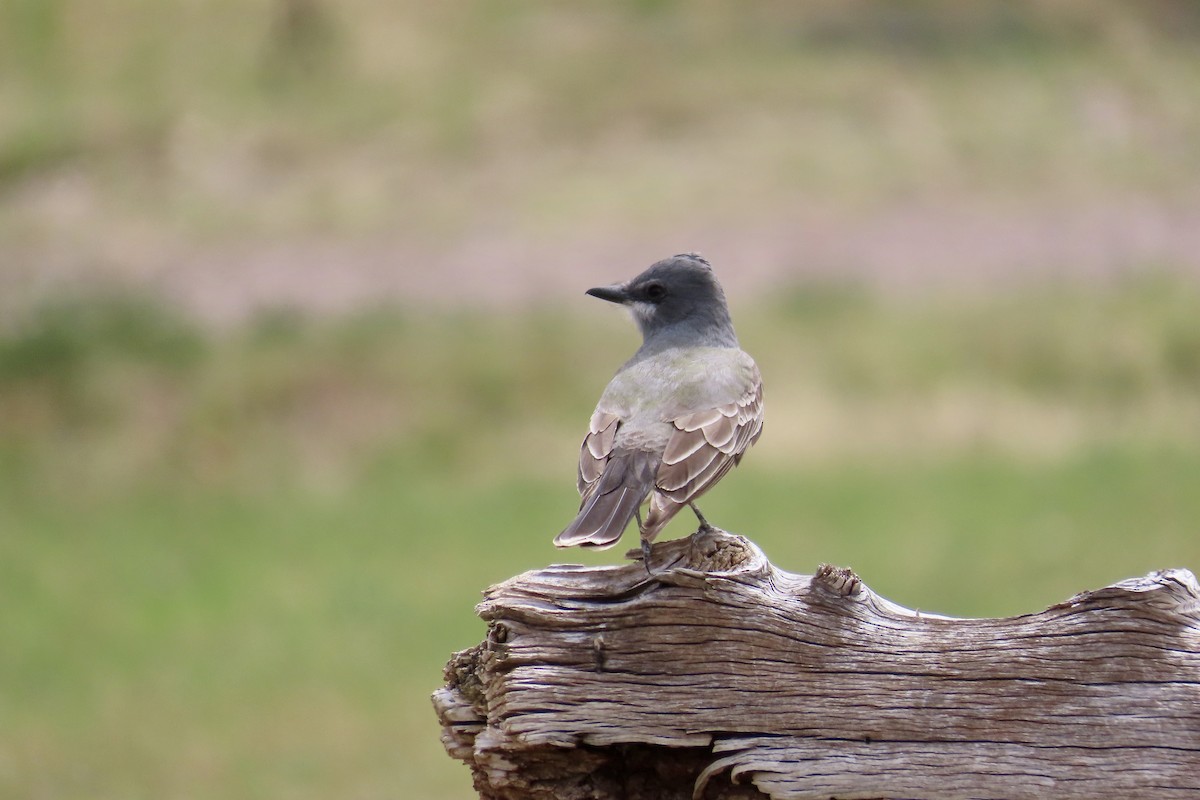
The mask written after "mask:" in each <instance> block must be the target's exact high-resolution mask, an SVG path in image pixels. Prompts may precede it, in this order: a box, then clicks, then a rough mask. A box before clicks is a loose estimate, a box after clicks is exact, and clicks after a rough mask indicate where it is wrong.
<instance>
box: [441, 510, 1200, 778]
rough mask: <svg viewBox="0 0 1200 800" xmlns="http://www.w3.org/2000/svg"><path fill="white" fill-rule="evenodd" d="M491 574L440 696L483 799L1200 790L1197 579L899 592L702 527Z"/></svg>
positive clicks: (457, 748)
mask: <svg viewBox="0 0 1200 800" xmlns="http://www.w3.org/2000/svg"><path fill="white" fill-rule="evenodd" d="M653 570H654V575H653V576H648V575H647V573H646V570H645V569H644V567H643V566H642V565H641V564H640V563H633V564H628V565H625V566H621V567H599V568H597V567H591V568H588V567H579V566H570V565H566V566H553V567H549V568H547V569H544V570H539V571H535V572H528V573H525V574H523V575H519V576H517V577H515V578H512V579H510V580H508V581H506V582H504V583H502V584H499V585H497V586H494V587H492V588H490V589H489V590H488V591H487V593H486V595H485V600H484V601H483V603H482V604H480V606H479V607H478V612H479V614H480V616H481V617H483V619H484V620H486V621H487V622H488V635H487V638H486V639H485V641H483V642H482V643H481V644H479V645H477V646H476V647H474V648H472V649H470V650H467V651H463V652H462V653H458V654H456V655H455V656H454V658H453V659H452V660H451V662H450V664H448V665H447V669H446V681H447V682H446V686H445V687H444V688H443V689H441V690H439V691H438V692H437V693H435V695H434V705H435V708H436V710H437V712H438V715H439V718H440V720H441V722H442V726H443V741H444V742H445V744H446V747H447V751H448V752H449V753H450V755H452V756H454V757H455V758H459V759H461V760H463V761H465V762H466V763H467V764H468V765H470V767H471V768H472V770H473V773H474V776H475V786H476V789H477V791H479V794H480V796H481V797H482V798H486V799H488V800H491V799H492V798H495V799H496V800H499V799H500V798H504V799H505V800H508V799H509V798H543V797H544V798H584V797H587V798H610V797H611V798H617V797H622V798H640V797H645V798H650V797H654V798H674V797H679V798H691V797H696V798H732V797H739V798H746V797H771V798H833V797H836V798H838V799H839V800H849V799H850V798H863V799H869V798H885V797H886V798H890V797H904V798H931V799H937V800H943V799H944V800H951V799H953V800H959V799H960V798H962V799H964V800H965V799H966V798H1046V797H1053V798H1063V799H1067V798H1110V797H1111V798H1118V797H1119V798H1128V797H1142V796H1153V797H1155V798H1164V799H1166V800H1171V799H1173V798H1180V799H1182V798H1197V797H1200V587H1198V586H1197V583H1196V579H1195V578H1194V576H1193V575H1192V574H1191V573H1190V572H1188V571H1186V570H1166V571H1163V572H1156V573H1152V574H1150V575H1147V576H1146V577H1144V578H1137V579H1133V580H1129V581H1124V582H1122V583H1119V584H1116V585H1114V586H1109V587H1106V588H1103V589H1099V590H1096V591H1092V592H1085V593H1083V594H1080V595H1077V596H1076V597H1073V598H1071V599H1069V600H1067V601H1065V602H1063V603H1059V604H1057V605H1055V606H1053V607H1051V608H1049V609H1046V610H1045V611H1042V612H1040V613H1036V614H1028V615H1023V616H1018V617H1011V618H1005V619H951V618H947V617H942V616H938V615H931V614H923V613H918V612H915V611H910V610H908V609H906V608H903V607H901V606H898V605H896V604H894V603H891V602H889V601H887V600H885V599H883V598H881V597H879V596H877V595H875V594H874V593H873V592H871V591H870V589H868V588H867V587H866V586H865V585H863V584H862V583H861V582H860V581H859V580H858V578H857V577H855V576H854V574H853V573H851V572H849V571H848V570H840V569H834V568H830V567H822V568H821V569H820V570H818V571H817V573H816V574H815V575H813V576H802V575H793V574H790V573H787V572H783V571H781V570H778V569H776V568H774V567H773V566H771V564H770V563H769V562H768V561H767V559H766V557H765V556H764V555H763V553H762V552H761V551H760V550H759V549H758V548H757V547H755V546H754V545H753V544H751V543H750V542H749V541H747V540H746V539H743V538H741V537H738V536H733V535H731V534H728V533H725V532H721V531H717V532H714V533H710V534H697V535H695V536H693V537H690V538H688V539H682V540H676V541H671V542H664V543H662V544H660V545H658V546H657V547H656V548H655V550H654V564H653Z"/></svg>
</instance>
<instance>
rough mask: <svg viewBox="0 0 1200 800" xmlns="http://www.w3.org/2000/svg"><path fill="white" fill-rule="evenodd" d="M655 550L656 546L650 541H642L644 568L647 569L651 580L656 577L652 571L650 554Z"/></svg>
mask: <svg viewBox="0 0 1200 800" xmlns="http://www.w3.org/2000/svg"><path fill="white" fill-rule="evenodd" d="M653 550H654V546H653V545H652V544H650V540H649V539H642V566H643V567H645V568H646V574H647V575H649V576H650V577H651V578H653V577H654V571H653V570H652V569H650V554H651V553H652V552H653Z"/></svg>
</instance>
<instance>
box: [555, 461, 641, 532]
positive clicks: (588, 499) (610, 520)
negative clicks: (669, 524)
mask: <svg viewBox="0 0 1200 800" xmlns="http://www.w3.org/2000/svg"><path fill="white" fill-rule="evenodd" d="M658 462H659V456H658V455H656V454H655V453H648V452H645V451H641V450H617V451H615V452H614V453H613V454H612V456H611V457H610V458H609V459H608V463H607V464H606V465H605V467H604V473H603V474H602V475H601V476H600V479H599V480H598V481H597V482H596V483H595V484H594V485H593V487H592V491H590V492H588V493H587V494H585V495H584V497H583V502H582V503H581V504H580V506H579V514H578V515H577V516H576V517H575V519H574V520H573V521H572V522H571V524H570V525H568V526H567V527H566V528H564V529H563V532H562V533H560V534H559V535H558V536H556V537H555V538H554V544H555V545H556V546H558V547H571V546H573V545H582V546H583V547H594V548H596V549H603V548H606V547H612V546H613V545H614V544H616V543H617V541H618V540H619V539H620V538H621V534H622V533H624V532H625V528H626V527H627V526H628V525H629V520H631V519H633V517H634V515H635V514H636V513H637V510H638V507H639V506H641V504H642V501H644V500H645V499H646V496H647V495H648V494H650V490H651V489H653V488H654V475H655V473H656V471H657V467H658Z"/></svg>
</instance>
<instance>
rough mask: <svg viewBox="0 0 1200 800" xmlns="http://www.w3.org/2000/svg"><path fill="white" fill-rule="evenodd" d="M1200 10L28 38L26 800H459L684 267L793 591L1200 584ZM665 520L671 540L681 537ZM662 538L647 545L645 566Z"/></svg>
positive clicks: (970, 603) (362, 10)
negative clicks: (477, 702) (461, 748)
mask: <svg viewBox="0 0 1200 800" xmlns="http://www.w3.org/2000/svg"><path fill="white" fill-rule="evenodd" d="M1198 43H1200V7H1197V6H1196V5H1195V4H1194V3H1191V2H1184V1H1182V0H1181V1H1180V2H1165V1H1156V2H1146V3H1138V4H1127V3H1117V2H1099V3H1095V2H1087V3H1084V2H1049V0H1047V1H1046V2H979V3H972V4H960V3H954V2H950V0H923V2H914V3H904V4H898V3H882V2H836V3H835V2H820V3H804V4H799V3H790V2H787V3H785V2H765V3H756V4H753V5H749V6H748V5H745V4H724V3H716V2H699V3H682V2H671V1H670V0H635V1H634V0H631V1H628V2H612V3H606V4H557V3H549V2H512V3H500V2H483V1H482V0H471V1H470V2H462V3H456V4H435V3H419V2H413V1H411V0H409V1H403V2H383V0H344V2H338V3H334V2H331V0H223V1H214V2H208V3H192V2H184V0H156V1H155V2H147V1H146V0H106V1H105V2H100V3H84V2H68V0H10V2H7V3H5V4H3V6H0V719H2V720H3V722H2V723H0V796H4V797H22V798H38V797H55V798H58V797H83V796H86V797H90V798H96V799H97V800H103V799H105V798H114V799H115V798H123V799H125V798H168V797H187V798H222V800H232V799H234V798H264V797H288V798H306V797H312V798H318V797H321V798H325V797H357V798H382V797H404V798H465V797H470V796H473V795H472V793H471V790H470V780H469V776H468V774H467V770H466V769H465V768H464V767H463V766H462V765H461V764H458V763H457V762H453V761H451V760H450V759H449V758H448V757H446V756H445V754H444V751H443V750H442V748H441V744H440V742H439V740H438V727H437V723H436V720H435V719H434V716H433V712H432V710H431V708H430V705H429V701H428V696H429V694H430V692H431V691H432V690H433V689H434V688H436V687H437V686H438V685H439V684H440V680H441V667H442V665H443V664H444V663H445V661H446V659H447V658H448V656H449V655H450V653H451V652H452V651H453V650H455V649H460V648H463V647H467V646H470V645H472V644H474V643H475V642H476V641H478V640H479V639H480V638H481V636H482V634H483V626H482V625H481V624H480V623H479V622H478V621H477V620H476V619H475V617H474V614H473V611H472V607H473V605H474V603H475V602H476V600H477V599H478V598H479V592H480V591H481V590H482V589H483V588H484V587H486V586H487V585H488V584H490V583H493V582H496V581H499V580H502V579H504V578H507V577H509V576H510V575H513V574H515V573H518V572H520V571H523V570H526V569H532V568H537V567H540V566H544V565H545V564H547V563H549V562H552V561H559V560H564V559H565V560H587V561H588V562H590V563H612V562H615V561H617V560H619V558H620V551H619V550H618V551H610V552H608V553H601V554H595V555H587V554H581V553H574V552H572V553H559V552H555V551H554V550H553V549H552V548H551V546H550V539H551V538H552V537H553V535H554V534H555V533H556V532H557V531H558V530H559V529H560V528H561V527H562V526H563V525H564V524H565V523H566V521H567V520H569V519H570V517H571V516H572V514H573V512H574V510H575V507H576V504H577V497H576V495H575V490H574V469H575V467H574V462H575V456H576V452H577V450H576V448H577V446H578V441H579V439H580V436H581V432H582V426H583V425H584V424H585V423H586V419H587V417H588V415H589V413H590V411H591V408H592V404H593V403H594V401H595V398H596V397H597V395H598V393H599V391H600V389H601V388H602V386H603V385H604V383H605V382H606V381H607V379H608V377H609V376H610V374H611V373H612V371H613V370H614V369H615V368H616V367H617V366H618V365H619V364H620V362H621V361H622V360H623V359H624V358H625V357H627V356H628V354H629V353H630V352H631V351H632V349H633V348H634V347H635V346H636V343H637V336H636V333H635V331H634V329H633V326H632V324H630V322H629V320H627V319H624V318H623V315H622V314H620V313H617V312H616V311H615V310H614V309H612V308H611V307H600V306H602V305H603V304H600V303H597V302H595V301H594V300H591V299H590V298H585V297H584V296H583V295H582V292H583V290H584V289H586V288H587V287H589V286H593V285H597V284H600V283H608V282H611V281H614V280H618V279H624V278H627V277H630V276H632V275H633V274H635V273H636V272H638V271H640V270H641V269H642V268H643V267H645V266H646V265H648V264H649V263H650V262H652V261H654V260H657V259H658V258H661V257H663V256H666V255H669V254H671V253H674V252H680V251H685V250H693V249H695V250H700V251H702V252H704V253H705V254H706V255H707V256H709V257H710V258H711V259H712V260H713V261H714V263H715V265H716V268H717V271H718V274H719V275H720V276H721V277H722V280H723V281H724V283H725V284H726V287H727V289H728V291H729V294H730V296H731V300H732V305H733V312H734V319H735V322H736V323H737V325H738V329H739V333H740V334H741V338H742V342H743V345H744V346H745V347H746V349H747V350H749V351H750V352H751V353H752V354H754V355H755V357H756V358H757V359H758V361H759V363H760V365H761V367H762V371H763V374H764V376H765V380H766V386H767V419H768V421H767V426H766V435H765V436H764V438H763V440H762V441H761V442H760V443H759V445H758V447H757V448H756V449H755V450H754V451H753V452H752V453H751V455H750V456H749V457H748V458H747V460H746V462H745V463H744V465H743V466H742V467H741V468H740V469H739V470H738V471H737V472H735V473H734V474H733V475H732V476H731V477H730V478H729V479H728V480H726V481H725V482H724V483H723V484H722V485H721V487H720V489H719V490H717V491H716V492H714V493H713V494H712V495H711V496H710V498H709V499H707V500H706V502H705V504H704V508H705V511H706V513H707V514H708V516H709V517H710V518H711V519H713V520H714V521H715V522H716V523H717V524H720V525H722V526H724V527H726V528H729V529H731V530H734V531H737V532H741V533H745V534H747V535H750V536H751V537H752V538H753V539H755V540H756V541H757V542H758V543H759V544H760V545H761V546H762V547H763V548H764V549H765V550H766V552H767V554H768V555H769V556H770V557H771V559H772V560H773V561H774V562H775V563H776V564H777V565H779V566H780V567H782V568H784V569H788V570H791V571H795V572H809V571H811V570H813V569H814V568H815V567H816V566H817V565H818V564H819V563H822V562H832V563H835V564H839V565H849V566H851V567H853V568H854V569H856V570H857V571H858V572H859V574H860V575H861V576H862V577H863V578H864V579H865V580H866V581H867V582H868V584H870V585H871V586H872V587H873V588H875V589H876V590H877V591H879V592H881V593H882V594H884V595H886V596H888V597H889V598H891V599H893V600H895V601H897V602H900V603H902V604H905V605H908V606H911V607H919V608H922V609H928V610H935V611H938V612H942V613H949V614H958V615H1004V614H1016V613H1022V612H1027V611H1034V610H1038V609H1040V608H1043V607H1045V606H1046V605H1048V604H1050V603H1053V602H1056V601H1059V600H1062V599H1064V598H1065V597H1067V596H1069V595H1071V594H1072V593H1074V592H1076V591H1080V590H1083V589H1087V588H1094V587H1097V586H1101V585H1104V584H1106V583H1109V582H1112V581H1116V580H1119V579H1122V578H1125V577H1129V576H1134V575H1139V574H1143V573H1145V572H1147V571H1149V570H1151V569H1156V568H1163V567H1172V566H1178V567H1190V568H1193V569H1195V568H1196V567H1197V565H1200V537H1197V535H1196V533H1197V532H1196V520H1197V519H1200V491H1197V486H1200V313H1197V312H1198V309H1200V284H1198V283H1197V281H1196V278H1197V276H1198V275H1200V180H1198V179H1200V149H1198V148H1197V147H1196V142H1198V141H1200V88H1198V87H1200V48H1198V47H1197V44H1198ZM685 517H686V515H681V516H680V518H679V520H678V521H677V522H676V523H674V524H673V525H672V527H671V528H670V529H669V531H668V534H667V535H669V536H675V535H683V534H686V533H688V532H689V526H688V522H689V520H688V519H686V518H685ZM633 543H634V540H633V539H629V540H628V544H629V545H630V546H632V545H633Z"/></svg>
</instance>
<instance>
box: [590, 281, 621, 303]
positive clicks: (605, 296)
mask: <svg viewBox="0 0 1200 800" xmlns="http://www.w3.org/2000/svg"><path fill="white" fill-rule="evenodd" d="M587 294H590V295H591V296H592V297H599V298H600V299H601V300H607V301H608V302H610V303H624V302H626V301H627V300H629V292H628V291H626V289H625V284H623V283H614V284H613V285H612V286H597V287H596V288H595V289H588V290H587Z"/></svg>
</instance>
